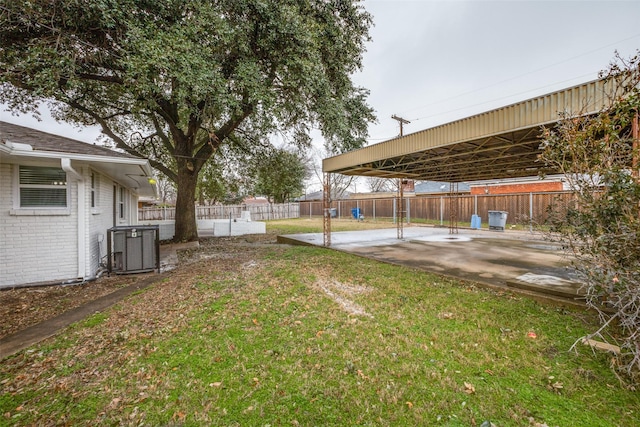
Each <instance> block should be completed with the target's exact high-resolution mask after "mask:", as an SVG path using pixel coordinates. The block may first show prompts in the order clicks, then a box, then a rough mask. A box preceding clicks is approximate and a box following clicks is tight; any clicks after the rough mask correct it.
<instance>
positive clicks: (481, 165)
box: [322, 80, 614, 182]
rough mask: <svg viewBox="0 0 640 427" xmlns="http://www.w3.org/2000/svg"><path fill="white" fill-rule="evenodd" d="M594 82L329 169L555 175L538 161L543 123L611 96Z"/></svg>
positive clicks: (378, 173) (401, 174)
mask: <svg viewBox="0 0 640 427" xmlns="http://www.w3.org/2000/svg"><path fill="white" fill-rule="evenodd" d="M613 87H614V86H613V84H612V83H606V82H605V81H604V80H594V81H591V82H587V83H584V84H581V85H578V86H573V87H570V88H567V89H563V90H560V91H557V92H553V93H549V94H547V95H543V96H538V97H535V98H531V99H527V100H525V101H522V102H518V103H515V104H511V105H508V106H505V107H501V108H498V109H495V110H491V111H487V112H485V113H481V114H478V115H475V116H471V117H467V118H464V119H461V120H457V121H454V122H451V123H447V124H443V125H440V126H436V127H433V128H430V129H425V130H422V131H419V132H416V133H412V134H409V135H405V136H401V137H397V138H394V139H391V140H388V141H385V142H381V143H379V144H375V145H371V146H368V147H365V148H362V149H359V150H354V151H350V152H348V153H345V154H341V155H338V156H334V157H329V158H326V159H324V160H323V163H322V170H323V172H325V173H340V174H343V175H360V176H372V177H380V178H407V179H416V180H436V181H445V182H463V181H475V180H481V179H500V178H516V177H524V176H534V175H537V174H538V173H540V172H543V173H556V172H557V171H555V170H551V169H546V168H545V167H544V165H543V164H541V163H540V162H538V154H539V152H540V150H539V145H540V136H541V127H542V126H543V125H547V126H549V125H553V124H554V123H557V122H558V119H559V115H560V114H561V113H563V112H569V113H572V114H579V115H588V114H594V113H597V112H598V111H600V110H601V109H602V108H603V107H604V106H605V105H606V104H607V103H608V102H609V100H610V99H611V97H610V96H611V93H612V90H613Z"/></svg>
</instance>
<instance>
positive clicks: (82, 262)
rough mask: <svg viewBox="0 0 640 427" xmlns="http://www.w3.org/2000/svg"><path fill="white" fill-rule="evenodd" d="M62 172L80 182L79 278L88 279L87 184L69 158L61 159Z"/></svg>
mask: <svg viewBox="0 0 640 427" xmlns="http://www.w3.org/2000/svg"><path fill="white" fill-rule="evenodd" d="M60 165H61V166H62V170H63V171H65V172H66V173H67V174H69V175H70V176H71V177H73V179H75V180H76V181H78V277H81V278H83V279H84V278H85V277H86V259H85V255H86V253H87V251H86V242H85V235H86V231H87V218H86V214H85V207H84V205H85V182H84V178H83V177H82V175H81V174H79V173H78V172H77V171H76V170H75V169H73V167H72V166H71V160H70V159H67V158H62V159H60Z"/></svg>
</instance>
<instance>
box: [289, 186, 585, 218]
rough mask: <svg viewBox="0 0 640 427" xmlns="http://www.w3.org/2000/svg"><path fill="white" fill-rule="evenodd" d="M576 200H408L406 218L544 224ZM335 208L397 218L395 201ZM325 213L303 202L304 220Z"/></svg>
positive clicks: (344, 203) (549, 196)
mask: <svg viewBox="0 0 640 427" xmlns="http://www.w3.org/2000/svg"><path fill="white" fill-rule="evenodd" d="M573 199H574V196H573V195H572V193H570V192H557V193H523V194H499V195H491V194H487V195H460V196H449V195H442V196H418V197H406V198H405V202H404V210H405V212H406V213H405V215H404V216H405V218H406V220H407V222H411V221H412V220H414V221H415V220H426V221H438V222H440V223H441V224H443V225H444V224H448V223H449V218H450V215H451V213H452V212H453V211H457V220H458V222H461V223H466V222H470V221H471V216H472V215H474V214H475V215H479V216H480V218H481V219H482V221H483V222H484V223H485V224H486V222H487V221H488V217H489V211H503V212H507V224H511V225H513V224H518V225H541V224H544V223H545V221H546V220H547V218H548V217H549V211H550V210H551V209H553V210H558V209H559V210H560V211H562V210H564V209H565V208H566V207H567V206H568V204H569V203H570V202H571V201H572V200H573ZM331 208H332V209H334V214H335V217H337V218H353V216H352V210H353V209H359V210H360V214H361V215H363V216H364V218H365V219H371V220H375V219H382V218H386V219H388V218H393V219H395V218H396V203H395V199H394V198H385V199H359V200H336V201H333V202H332V203H331ZM322 212H323V204H322V202H301V203H300V216H301V217H313V216H321V215H322Z"/></svg>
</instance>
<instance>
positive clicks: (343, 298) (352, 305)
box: [316, 280, 373, 317]
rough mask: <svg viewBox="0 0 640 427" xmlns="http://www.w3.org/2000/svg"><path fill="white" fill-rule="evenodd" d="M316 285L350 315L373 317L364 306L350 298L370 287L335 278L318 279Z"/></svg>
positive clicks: (366, 290)
mask: <svg viewBox="0 0 640 427" xmlns="http://www.w3.org/2000/svg"><path fill="white" fill-rule="evenodd" d="M316 285H317V286H318V288H319V289H321V290H322V291H323V292H324V293H325V294H327V295H328V296H329V298H331V299H332V300H334V301H335V302H336V303H338V305H339V306H340V307H342V309H343V310H345V311H346V312H347V313H349V314H350V315H353V316H366V317H373V316H372V315H371V314H370V313H368V312H367V311H366V310H365V309H364V307H362V306H361V305H359V304H358V303H356V302H354V301H352V300H351V299H350V298H349V297H353V296H354V295H357V294H361V293H364V292H368V291H369V289H368V288H366V287H364V286H357V285H350V284H345V283H341V282H338V281H335V280H333V281H318V282H316Z"/></svg>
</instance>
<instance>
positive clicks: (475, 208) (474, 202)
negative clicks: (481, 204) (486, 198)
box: [473, 194, 478, 215]
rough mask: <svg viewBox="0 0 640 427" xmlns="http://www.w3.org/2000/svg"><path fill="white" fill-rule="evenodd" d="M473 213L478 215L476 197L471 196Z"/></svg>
mask: <svg viewBox="0 0 640 427" xmlns="http://www.w3.org/2000/svg"><path fill="white" fill-rule="evenodd" d="M473 213H474V215H478V195H477V194H476V195H474V196H473Z"/></svg>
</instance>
